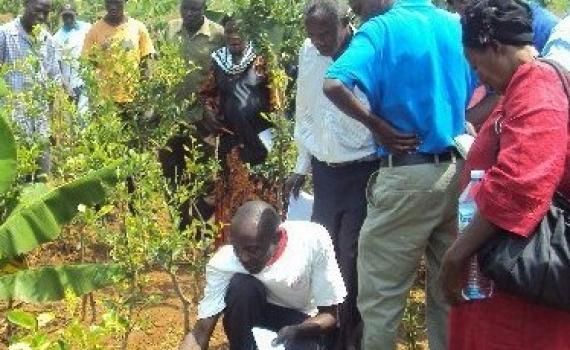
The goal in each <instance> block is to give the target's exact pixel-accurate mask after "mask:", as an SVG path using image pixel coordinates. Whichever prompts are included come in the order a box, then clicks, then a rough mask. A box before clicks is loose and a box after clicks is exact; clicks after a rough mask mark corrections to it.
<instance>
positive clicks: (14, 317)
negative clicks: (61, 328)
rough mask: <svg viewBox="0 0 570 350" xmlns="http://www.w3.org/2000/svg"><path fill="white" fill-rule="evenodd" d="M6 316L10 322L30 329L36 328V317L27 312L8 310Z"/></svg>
mask: <svg viewBox="0 0 570 350" xmlns="http://www.w3.org/2000/svg"><path fill="white" fill-rule="evenodd" d="M6 318H7V319H8V321H9V322H10V323H12V324H14V325H16V326H18V327H21V328H24V329H27V330H30V331H33V330H36V329H37V328H38V322H37V320H36V317H35V316H34V315H32V314H31V313H29V312H25V311H21V310H12V311H8V313H7V314H6Z"/></svg>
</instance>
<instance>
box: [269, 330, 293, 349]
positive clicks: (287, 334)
mask: <svg viewBox="0 0 570 350" xmlns="http://www.w3.org/2000/svg"><path fill="white" fill-rule="evenodd" d="M298 334H299V326H285V327H283V328H281V330H280V331H279V333H277V338H275V339H274V340H273V346H275V345H279V344H283V345H285V347H287V344H288V343H290V342H292V341H293V340H295V339H296V338H297V337H298Z"/></svg>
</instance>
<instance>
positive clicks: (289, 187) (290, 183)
mask: <svg viewBox="0 0 570 350" xmlns="http://www.w3.org/2000/svg"><path fill="white" fill-rule="evenodd" d="M305 180H306V176H305V175H302V174H295V173H293V174H291V175H290V176H289V178H287V180H286V181H285V184H284V185H283V197H285V198H289V195H290V194H291V193H293V197H295V198H299V192H300V191H301V188H303V185H304V184H305Z"/></svg>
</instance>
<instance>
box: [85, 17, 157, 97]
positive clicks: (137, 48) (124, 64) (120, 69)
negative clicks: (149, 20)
mask: <svg viewBox="0 0 570 350" xmlns="http://www.w3.org/2000/svg"><path fill="white" fill-rule="evenodd" d="M154 53H155V50H154V45H153V43H152V40H151V38H150V34H149V33H148V30H147V28H146V26H145V25H144V24H143V23H142V22H139V21H137V20H136V19H134V18H131V17H128V19H127V21H126V22H125V23H122V24H120V25H118V26H112V25H110V24H109V23H107V22H106V21H104V20H102V19H101V20H99V21H97V22H96V23H95V24H94V25H93V26H92V27H91V29H90V30H89V32H88V33H87V36H86V37H85V42H84V44H83V51H82V55H84V56H87V57H90V58H91V59H94V60H95V61H96V63H97V69H98V80H99V85H100V89H101V92H102V94H103V96H105V97H108V98H112V99H113V100H114V101H115V102H119V103H124V102H132V101H133V99H134V96H135V94H136V91H135V86H134V85H135V84H133V83H132V82H133V81H138V79H139V78H140V63H141V60H142V59H143V58H145V57H148V56H150V55H152V54H154Z"/></svg>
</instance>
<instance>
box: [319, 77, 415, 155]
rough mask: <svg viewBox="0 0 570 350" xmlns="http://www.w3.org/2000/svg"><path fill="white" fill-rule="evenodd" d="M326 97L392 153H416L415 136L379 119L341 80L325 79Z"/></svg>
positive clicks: (324, 89)
mask: <svg viewBox="0 0 570 350" xmlns="http://www.w3.org/2000/svg"><path fill="white" fill-rule="evenodd" d="M323 91H324V93H325V95H326V96H327V97H328V98H329V99H330V100H331V102H333V103H334V104H335V105H336V106H337V107H338V109H340V110H341V111H342V112H343V113H344V114H346V115H347V116H349V117H351V118H354V119H356V120H358V121H359V122H361V123H362V124H364V125H365V126H366V127H367V128H368V129H369V130H370V131H371V132H372V134H373V135H374V138H375V140H376V142H377V143H378V144H381V145H383V146H385V147H387V148H388V149H389V150H390V152H392V153H410V152H415V151H416V150H417V149H418V147H419V140H418V138H417V136H416V135H414V134H403V133H400V132H399V131H397V130H396V129H394V128H393V127H392V126H391V125H390V124H388V122H386V121H384V120H383V119H382V118H380V117H378V116H377V115H375V114H374V113H372V111H371V110H370V109H368V108H366V107H365V106H364V104H363V103H362V102H360V100H359V99H358V98H357V97H356V95H355V94H354V92H352V91H351V90H349V89H348V88H347V87H346V86H345V85H344V84H343V83H342V82H341V81H340V80H337V79H325V82H324V85H323Z"/></svg>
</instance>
